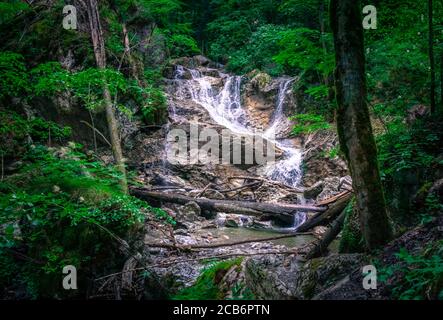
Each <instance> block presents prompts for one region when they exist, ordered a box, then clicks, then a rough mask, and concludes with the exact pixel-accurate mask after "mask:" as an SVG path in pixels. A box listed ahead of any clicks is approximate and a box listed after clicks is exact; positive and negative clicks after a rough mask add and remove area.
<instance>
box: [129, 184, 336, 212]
mask: <svg viewBox="0 0 443 320" xmlns="http://www.w3.org/2000/svg"><path fill="white" fill-rule="evenodd" d="M131 194H132V195H133V196H135V197H137V198H140V199H142V200H148V201H160V202H170V203H177V204H181V205H184V204H187V203H188V202H195V203H197V204H198V205H199V206H200V208H201V209H203V210H212V211H216V212H226V213H230V212H231V213H238V214H246V215H262V214H274V215H282V216H291V214H293V213H294V212H296V211H313V212H323V211H326V209H327V208H326V207H317V206H307V205H289V204H277V203H262V202H250V201H234V200H217V199H206V198H192V197H187V196H184V195H181V194H177V193H165V192H156V191H147V190H143V189H137V188H133V189H131Z"/></svg>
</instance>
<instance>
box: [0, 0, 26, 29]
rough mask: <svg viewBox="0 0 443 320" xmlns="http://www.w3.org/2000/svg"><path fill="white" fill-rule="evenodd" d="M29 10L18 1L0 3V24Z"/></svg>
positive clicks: (11, 0) (22, 2) (10, 0)
mask: <svg viewBox="0 0 443 320" xmlns="http://www.w3.org/2000/svg"><path fill="white" fill-rule="evenodd" d="M29 9H30V7H29V5H28V4H27V3H26V2H24V1H20V0H6V1H2V2H0V24H3V23H6V22H8V21H10V20H11V19H12V18H14V17H15V16H16V15H18V14H20V13H22V12H25V11H27V10H29Z"/></svg>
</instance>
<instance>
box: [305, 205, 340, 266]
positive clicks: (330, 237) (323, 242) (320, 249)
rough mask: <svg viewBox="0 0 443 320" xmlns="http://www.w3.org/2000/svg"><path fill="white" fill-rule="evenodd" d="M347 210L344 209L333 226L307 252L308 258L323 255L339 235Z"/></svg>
mask: <svg viewBox="0 0 443 320" xmlns="http://www.w3.org/2000/svg"><path fill="white" fill-rule="evenodd" d="M345 217H346V212H345V210H343V211H342V212H341V213H340V215H339V216H338V217H337V219H335V220H334V222H333V223H332V224H331V227H330V228H329V229H328V230H327V231H326V232H325V234H324V235H323V237H322V238H321V239H320V240H319V242H318V243H317V244H316V245H315V246H314V247H313V248H312V249H311V250H309V252H308V253H307V254H306V256H305V258H306V259H313V258H317V257H319V256H321V255H322V254H323V253H325V252H326V251H327V249H328V246H329V244H330V243H331V242H332V241H334V239H335V238H336V237H337V236H338V234H339V233H340V231H341V229H342V228H343V223H344V222H345Z"/></svg>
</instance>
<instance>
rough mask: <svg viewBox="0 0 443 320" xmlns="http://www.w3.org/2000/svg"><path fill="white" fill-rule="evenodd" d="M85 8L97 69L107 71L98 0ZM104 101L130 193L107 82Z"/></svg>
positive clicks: (118, 161)
mask: <svg viewBox="0 0 443 320" xmlns="http://www.w3.org/2000/svg"><path fill="white" fill-rule="evenodd" d="M85 7H86V8H87V12H88V20H89V27H90V32H91V39H92V45H93V47H94V56H95V61H96V64H97V67H98V68H99V69H100V70H105V69H106V52H105V41H104V38H103V32H102V28H101V24H100V14H99V11H98V4H97V0H88V1H85ZM103 99H104V102H105V109H106V121H107V123H108V130H109V136H110V140H111V141H110V142H111V146H112V153H113V155H114V160H115V163H116V166H117V169H118V170H119V171H120V173H121V174H122V177H121V179H120V185H121V187H122V189H123V191H124V192H127V191H128V184H127V180H126V169H125V163H124V158H123V152H122V148H121V144H120V137H119V134H118V125H117V120H116V119H115V114H114V106H113V103H112V98H111V93H110V91H109V87H108V85H107V83H106V81H105V80H104V81H103Z"/></svg>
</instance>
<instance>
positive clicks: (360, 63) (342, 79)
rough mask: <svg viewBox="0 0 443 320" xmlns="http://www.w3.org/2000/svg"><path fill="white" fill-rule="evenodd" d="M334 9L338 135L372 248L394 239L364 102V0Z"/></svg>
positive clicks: (334, 4)
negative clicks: (362, 8)
mask: <svg viewBox="0 0 443 320" xmlns="http://www.w3.org/2000/svg"><path fill="white" fill-rule="evenodd" d="M330 10H331V11H330V14H331V26H332V30H333V34H334V46H335V53H336V70H335V86H336V98H337V104H338V110H337V128H338V134H339V139H340V145H341V147H342V149H343V152H344V154H345V156H346V158H347V162H348V166H349V169H350V172H351V175H352V179H353V188H354V191H355V195H356V202H357V209H358V213H359V218H360V224H361V228H362V233H363V237H364V239H365V243H366V246H367V248H368V249H370V250H372V249H374V248H377V247H378V246H380V245H382V244H384V243H386V242H387V241H388V240H389V239H390V237H391V229H390V225H389V222H388V217H387V213H386V207H385V200H384V195H383V189H382V184H381V180H380V173H379V169H378V164H377V150H376V145H375V141H374V136H373V134H372V127H371V122H370V117H369V110H368V106H367V102H366V78H365V56H364V40H363V27H362V16H361V11H360V10H361V6H360V1H357V0H331V5H330Z"/></svg>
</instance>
